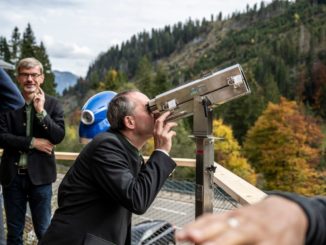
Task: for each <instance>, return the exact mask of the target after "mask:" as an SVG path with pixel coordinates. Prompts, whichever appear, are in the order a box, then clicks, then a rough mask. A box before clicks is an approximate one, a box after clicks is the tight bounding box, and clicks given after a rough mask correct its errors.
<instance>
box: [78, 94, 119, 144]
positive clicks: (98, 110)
mask: <svg viewBox="0 0 326 245" xmlns="http://www.w3.org/2000/svg"><path fill="white" fill-rule="evenodd" d="M116 94H117V93H116V92H113V91H103V92H100V93H97V94H95V95H94V96H92V97H91V98H89V99H88V100H87V101H86V103H85V105H84V106H83V107H82V111H81V118H80V124H79V140H80V142H81V143H84V144H86V143H88V142H89V141H90V140H92V139H93V138H94V137H95V135H97V134H98V133H100V132H104V131H106V130H108V129H109V127H110V123H109V121H108V119H107V117H106V113H107V110H108V104H109V102H110V101H111V99H112V98H113V97H114V96H115V95H116Z"/></svg>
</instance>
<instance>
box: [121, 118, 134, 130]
mask: <svg viewBox="0 0 326 245" xmlns="http://www.w3.org/2000/svg"><path fill="white" fill-rule="evenodd" d="M124 124H125V127H126V128H129V129H134V128H135V119H134V117H133V116H125V118H124Z"/></svg>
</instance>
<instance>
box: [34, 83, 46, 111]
mask: <svg viewBox="0 0 326 245" xmlns="http://www.w3.org/2000/svg"><path fill="white" fill-rule="evenodd" d="M36 86H37V89H36V91H35V95H34V98H33V104H34V108H35V110H36V111H37V112H39V113H40V112H42V111H43V110H44V103H45V94H44V91H43V90H42V89H41V88H40V86H39V84H38V83H37V85H36Z"/></svg>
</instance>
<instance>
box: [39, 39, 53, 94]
mask: <svg viewBox="0 0 326 245" xmlns="http://www.w3.org/2000/svg"><path fill="white" fill-rule="evenodd" d="M34 54H35V56H34V57H35V58H36V59H38V60H39V61H40V62H41V64H42V65H43V70H44V71H43V72H44V75H45V78H44V83H43V84H42V89H43V90H44V92H45V93H47V94H50V95H55V94H56V90H55V88H56V86H57V85H56V83H55V81H54V74H53V72H52V68H51V63H50V60H49V57H48V55H47V53H46V49H45V46H44V45H43V42H41V44H40V46H34Z"/></svg>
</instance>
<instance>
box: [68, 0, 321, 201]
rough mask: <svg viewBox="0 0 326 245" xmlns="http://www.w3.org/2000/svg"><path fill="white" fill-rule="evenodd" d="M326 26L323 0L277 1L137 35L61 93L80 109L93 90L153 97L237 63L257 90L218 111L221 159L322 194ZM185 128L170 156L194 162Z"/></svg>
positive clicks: (286, 186)
mask: <svg viewBox="0 0 326 245" xmlns="http://www.w3.org/2000/svg"><path fill="white" fill-rule="evenodd" d="M325 23H326V5H325V1H306V0H298V1H296V2H292V1H291V2H289V1H273V2H272V3H271V4H269V5H265V4H264V2H261V4H260V5H254V6H251V7H249V6H248V7H247V9H246V11H245V12H243V13H239V12H238V13H233V14H232V16H227V17H226V16H223V15H222V13H216V15H215V14H214V15H212V16H211V18H210V19H209V20H206V19H203V20H201V21H199V20H195V21H194V20H191V19H189V20H188V21H187V22H185V23H177V24H175V25H173V26H166V27H164V28H162V29H159V30H154V29H153V30H152V31H151V32H150V33H147V32H142V33H138V34H137V35H134V36H132V37H131V39H130V40H127V41H126V42H124V43H122V45H121V46H115V47H111V48H110V49H109V50H108V51H107V52H104V53H102V54H100V55H99V56H98V58H97V59H96V61H95V62H94V63H93V64H91V65H90V67H89V71H88V73H87V77H86V79H85V80H79V81H78V83H77V85H76V87H75V88H72V89H70V90H69V91H67V92H66V94H65V95H64V97H65V98H71V96H73V95H74V96H76V95H75V94H78V96H76V98H77V99H76V100H75V101H81V103H76V104H75V106H77V105H80V104H83V103H84V102H85V99H87V98H89V96H90V95H91V94H93V93H95V92H98V91H102V90H114V91H120V90H124V89H127V88H134V87H136V88H138V89H140V90H141V91H143V92H144V93H146V94H147V95H148V96H149V97H154V96H155V95H157V94H160V93H162V92H164V91H166V90H169V89H170V88H173V87H176V86H178V85H180V84H183V83H185V82H188V81H191V80H194V79H197V78H199V77H200V76H202V75H203V74H205V73H207V72H209V71H213V70H219V69H222V68H225V67H228V66H230V65H233V64H236V63H239V64H241V66H242V67H243V68H244V71H245V74H246V76H247V80H248V81H249V85H250V87H251V90H252V93H251V94H250V95H249V96H246V97H243V98H240V99H237V100H235V101H232V103H226V104H224V105H222V106H220V107H218V108H217V109H216V110H214V113H215V118H220V119H223V124H221V122H219V123H216V122H215V123H214V125H215V126H216V125H220V126H218V127H217V126H216V127H215V126H214V132H218V134H219V135H217V136H219V137H221V136H222V137H223V138H225V139H226V141H225V142H224V143H221V142H217V143H216V146H217V147H216V152H215V154H216V155H215V159H216V160H217V161H219V162H220V163H222V164H223V165H225V166H227V167H228V168H230V169H232V170H233V171H234V172H237V173H238V174H239V175H240V176H242V177H244V178H246V179H247V180H248V181H250V182H252V183H257V185H258V186H259V187H260V188H263V189H283V190H288V191H294V192H298V193H303V194H307V195H311V194H316V193H319V194H320V193H325V192H326V187H325V186H326V177H325V165H326V163H325V162H326V157H325V148H326V146H325V145H326V143H325V126H324V125H325V120H326V25H325ZM76 92H77V93H76ZM70 101H71V100H70ZM70 105H71V104H70ZM70 109H73V108H72V107H70ZM72 115H74V117H75V116H76V115H78V110H75V111H74V113H73V114H72ZM71 119H72V121H75V122H76V119H74V118H71ZM180 124H181V125H180V126H179V129H178V130H179V131H178V137H177V138H176V142H177V144H175V145H177V146H176V147H174V149H175V151H173V152H172V155H174V156H178V157H194V155H193V152H194V145H193V143H192V141H191V140H189V138H188V137H187V134H189V132H190V131H191V130H190V128H191V127H190V125H191V120H184V121H183V122H182V123H180ZM221 125H229V126H227V127H226V128H223V127H222V126H221ZM228 127H229V128H228ZM249 129H250V131H249ZM323 129H324V132H322V130H323ZM187 132H188V133H187ZM232 135H234V137H235V139H236V140H237V142H239V144H240V145H239V146H237V143H236V142H233V141H234V140H232V137H233V136H232ZM183 146H187V147H183ZM242 147H243V149H242V150H241V148H242ZM150 149H151V147H147V148H146V149H145V153H146V151H148V152H149V151H150ZM180 149H182V150H181V151H180ZM231 149H233V150H231ZM247 161H248V162H247ZM175 175H176V176H178V177H180V176H181V177H182V176H183V177H184V175H186V176H188V177H189V176H193V173H189V172H187V173H184V174H180V172H178V173H176V174H175Z"/></svg>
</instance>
